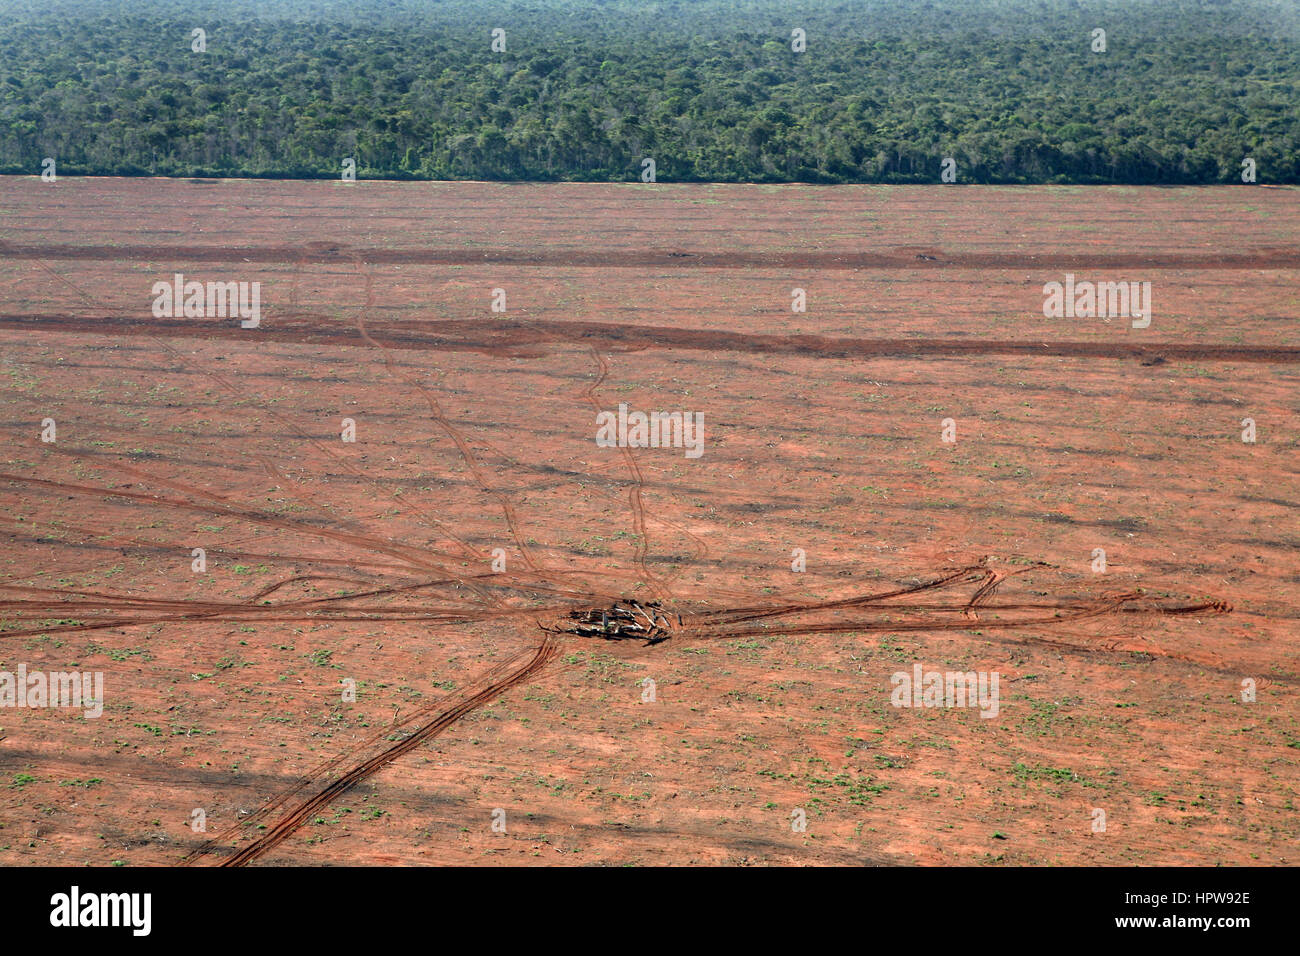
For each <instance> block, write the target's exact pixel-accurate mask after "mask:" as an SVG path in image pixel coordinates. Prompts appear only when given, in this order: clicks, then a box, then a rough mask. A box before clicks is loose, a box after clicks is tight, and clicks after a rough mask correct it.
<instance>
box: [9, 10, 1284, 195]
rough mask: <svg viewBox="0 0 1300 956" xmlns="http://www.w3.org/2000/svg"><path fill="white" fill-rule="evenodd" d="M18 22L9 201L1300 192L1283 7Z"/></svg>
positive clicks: (406, 13)
mask: <svg viewBox="0 0 1300 956" xmlns="http://www.w3.org/2000/svg"><path fill="white" fill-rule="evenodd" d="M4 13H5V16H4V17H3V18H0V171H3V172H8V173H29V174H30V173H33V172H39V170H40V164H41V161H42V159H43V158H45V157H53V158H55V159H56V161H57V163H58V170H59V172H60V173H65V174H66V173H87V174H126V175H132V174H152V175H171V176H196V175H198V176H202V175H219V176H278V177H316V176H325V177H337V176H338V175H339V174H340V170H341V164H342V162H343V160H344V159H346V158H352V159H354V160H355V163H356V167H357V174H358V176H360V177H362V178H366V177H371V178H425V179H492V180H540V181H547V180H585V181H617V180H634V179H636V178H637V177H638V175H639V174H640V172H641V168H642V160H643V159H644V158H646V157H651V158H653V159H654V160H655V166H656V173H657V178H658V180H659V181H661V182H663V181H678V182H682V181H715V182H773V183H775V182H809V183H846V182H937V181H938V180H939V174H940V164H941V162H942V160H943V159H944V158H945V157H951V158H952V159H954V160H955V163H956V172H957V179H958V181H959V182H986V183H1061V182H1072V183H1170V184H1174V183H1178V184H1189V183H1221V182H1239V181H1240V176H1241V172H1242V163H1243V160H1244V159H1245V158H1247V157H1250V158H1251V159H1253V160H1254V162H1255V164H1256V167H1257V169H1258V176H1259V179H1260V181H1262V182H1274V183H1295V182H1300V83H1298V82H1297V80H1298V78H1300V27H1298V25H1297V24H1298V23H1300V20H1298V18H1297V13H1296V5H1295V4H1293V3H1288V2H1273V0H1233V2H1230V0H1118V2H1111V0H1106V2H1082V0H1080V2H1073V0H1054V2H1048V0H962V2H953V3H944V2H939V0H933V2H928V0H868V2H834V0H810V2H808V3H804V4H800V3H796V2H791V0H748V2H746V0H739V2H734V0H733V2H723V0H701V2H694V3H688V2H658V3H636V2H633V0H586V2H577V0H574V2H569V3H563V2H559V0H507V2H490V0H444V2H438V3H417V2H413V0H412V2H403V0H396V2H394V0H388V2H385V0H355V2H348V3H341V2H340V3H326V2H316V0H297V2H293V0H290V2H282V3H278V4H272V5H270V8H269V12H268V4H267V3H265V2H247V0H230V2H210V3H205V2H198V3H186V4H181V3H179V2H176V0H136V2H131V3H125V4H122V5H120V6H114V7H105V6H104V5H103V4H101V3H96V2H92V0H51V2H49V3H43V4H39V5H34V6H33V7H31V8H30V9H28V10H26V11H24V10H22V9H5V10H4ZM196 28H197V29H201V30H203V31H204V35H205V40H206V49H205V50H204V51H203V52H196V51H195V50H194V49H193V48H192V46H193V44H194V43H195V40H194V34H193V31H194V30H195V29H196ZM493 30H503V31H504V46H505V49H504V51H502V50H500V49H497V50H494V49H493V35H492V31H493ZM796 30H801V31H803V32H804V34H805V35H806V49H804V50H803V51H802V52H796V51H795V49H794V47H795V46H797V43H796V42H795V37H794V31H796ZM1096 30H1104V31H1105V37H1104V42H1105V50H1104V52H1102V51H1098V50H1096V49H1095V47H1096V46H1097V35H1096V34H1095V32H1094V31H1096ZM498 46H499V44H498Z"/></svg>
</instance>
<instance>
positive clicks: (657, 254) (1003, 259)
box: [0, 242, 1300, 271]
mask: <svg viewBox="0 0 1300 956" xmlns="http://www.w3.org/2000/svg"><path fill="white" fill-rule="evenodd" d="M0 256H4V257H6V258H10V259H63V260H72V261H87V260H91V261H107V262H139V261H144V262H252V263H265V264H286V263H287V264H294V265H301V264H306V263H328V262H347V261H348V260H350V259H351V260H360V261H362V262H365V263H367V264H370V265H390V264H391V265H435V266H474V265H498V266H540V267H551V268H601V269H644V268H647V267H651V268H661V269H672V270H683V269H790V270H796V271H811V270H828V271H829V270H838V271H845V270H857V269H891V270H896V269H1043V270H1051V271H1062V270H1066V271H1068V270H1080V271H1082V270H1087V269H1148V270H1149V269H1183V270H1191V269H1208V270H1215V271H1217V270H1221V269H1234V270H1235V269H1295V268H1300V249H1296V248H1294V247H1291V246H1277V247H1263V248H1260V249H1258V250H1256V251H1254V252H1241V253H1228V252H1205V253H1042V254H1033V253H1023V252H952V251H949V252H945V251H944V250H942V249H930V250H927V253H926V254H918V253H917V252H915V251H914V250H911V249H899V248H892V249H880V250H876V251H862V250H843V251H820V252H814V251H804V252H710V251H683V250H672V249H646V250H625V251H606V252H600V251H597V250H593V249H553V250H552V249H535V248H534V249H529V250H520V249H501V248H496V249H493V248H478V249H464V248H460V249H435V248H419V247H415V248H409V249H389V248H382V247H373V246H371V247H366V246H348V245H344V244H341V243H328V242H321V243H310V244H308V245H307V246H306V247H304V246H271V245H259V246H196V245H179V244H176V245H146V244H141V243H127V244H124V245H115V246H106V245H71V244H51V245H24V244H21V243H16V242H0Z"/></svg>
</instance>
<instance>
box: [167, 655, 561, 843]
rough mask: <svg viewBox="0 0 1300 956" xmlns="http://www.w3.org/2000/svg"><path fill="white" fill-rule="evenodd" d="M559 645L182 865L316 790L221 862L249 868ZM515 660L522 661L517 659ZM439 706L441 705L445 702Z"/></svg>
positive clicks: (308, 782)
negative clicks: (311, 818)
mask: <svg viewBox="0 0 1300 956" xmlns="http://www.w3.org/2000/svg"><path fill="white" fill-rule="evenodd" d="M559 649H560V640H559V637H558V635H555V634H550V633H548V634H546V635H544V637H543V639H542V641H541V644H540V645H539V646H538V647H537V649H536V650H535V651H534V652H533V654H532V656H531V657H529V658H528V659H527V660H526V661H525V662H524V663H523V664H522V666H519V667H517V668H516V669H514V670H511V671H509V672H508V673H506V674H504V675H502V676H495V677H494V679H490V680H489V682H488V683H487V686H485V687H483V688H482V689H481V690H479V691H478V692H477V693H474V694H472V695H470V696H468V697H465V698H464V699H463V700H461V701H460V702H459V703H457V704H455V705H453V706H451V707H447V708H446V709H444V710H441V711H439V712H438V713H437V714H436V715H435V716H433V717H432V719H428V720H425V721H424V722H423V723H420V724H419V725H418V726H417V727H416V728H415V730H413V731H412V732H411V733H410V734H409V735H408V736H407V737H405V738H404V739H402V740H400V741H398V742H397V743H395V744H393V745H392V746H390V747H387V748H385V749H383V750H381V751H380V752H379V753H376V754H374V755H372V756H370V757H367V758H365V759H363V760H361V761H359V762H356V763H354V764H353V766H351V767H350V768H349V769H347V770H346V771H344V772H343V773H342V774H341V775H340V776H339V777H338V778H337V779H335V780H332V781H330V782H328V783H325V784H324V785H323V786H320V782H321V778H322V777H323V776H324V775H325V774H328V773H329V772H330V771H332V770H334V769H336V768H337V767H338V766H340V765H341V764H342V763H344V762H345V761H346V760H347V759H348V758H354V757H355V754H356V753H357V751H353V752H352V753H351V754H349V755H347V757H339V758H335V759H334V760H332V761H330V762H328V763H327V764H325V765H323V766H322V767H321V768H318V769H317V771H316V772H315V773H314V774H313V775H312V776H310V777H308V778H305V779H304V781H303V782H301V783H300V784H299V785H298V786H297V787H295V788H294V789H293V790H291V791H289V792H288V793H286V794H284V795H282V796H281V797H279V798H277V799H276V800H274V801H272V802H271V803H270V804H268V805H266V806H265V807H263V808H262V809H261V810H260V811H258V812H257V813H256V814H254V815H253V816H252V817H250V818H248V819H246V820H244V821H241V822H240V823H239V824H237V825H236V826H235V827H232V828H230V829H229V830H227V831H225V832H224V833H222V834H220V835H219V836H218V837H216V838H215V839H214V840H213V841H210V842H209V843H208V844H205V845H204V846H202V847H200V848H199V849H197V850H195V851H194V852H193V853H191V854H190V855H189V856H187V857H186V858H185V860H184V861H183V863H185V864H189V863H194V862H197V861H198V860H199V859H201V858H202V857H204V856H206V855H207V854H209V853H211V852H213V851H214V850H215V849H216V848H217V847H218V846H219V845H220V844H221V843H223V842H227V841H229V840H230V839H231V838H232V837H235V836H237V835H238V834H239V833H241V832H244V830H245V829H246V828H247V827H248V825H249V824H250V823H256V822H258V821H260V820H262V819H265V818H266V817H267V816H269V814H270V813H271V812H273V811H274V810H275V809H278V808H279V807H281V806H284V805H285V804H287V803H288V802H289V801H290V800H291V799H293V797H294V796H295V795H296V794H297V793H300V792H302V791H303V790H305V789H309V788H311V789H312V791H313V792H312V794H311V796H309V797H307V798H306V799H304V800H300V801H299V802H297V803H295V804H293V805H292V806H291V807H290V809H289V810H287V811H286V812H285V813H284V814H283V815H282V816H281V817H280V819H279V820H278V821H277V822H276V823H275V824H273V825H272V826H271V827H269V828H268V829H267V830H266V832H265V833H263V834H262V835H261V836H260V837H258V838H257V840H255V841H254V842H252V843H250V844H248V845H247V846H244V847H242V848H240V849H238V850H236V851H235V852H234V853H233V854H232V855H230V856H229V857H227V858H226V859H225V860H223V861H222V862H221V865H222V866H246V865H247V864H249V863H251V862H253V861H254V860H256V859H257V858H258V857H260V856H263V855H264V854H266V853H267V852H269V851H270V850H272V849H274V848H275V847H276V846H278V845H279V844H280V843H282V842H284V841H285V840H286V839H288V838H289V837H290V836H292V835H293V833H294V832H295V831H296V830H298V828H299V827H301V826H302V825H303V824H304V823H306V822H307V820H308V819H309V818H310V817H311V816H312V815H313V814H314V813H316V812H317V811H318V810H320V809H322V808H323V807H325V806H328V805H329V804H330V803H332V802H333V801H334V800H335V799H337V798H338V797H340V796H342V795H343V794H344V793H346V792H348V791H349V790H351V789H352V788H353V787H355V786H356V785H357V784H358V783H361V782H362V781H363V780H365V779H366V778H368V777H370V776H373V775H374V774H375V773H377V772H379V771H380V770H382V769H383V768H384V767H386V766H388V765H389V764H390V763H392V762H393V761H394V760H396V759H397V758H398V757H400V756H402V755H403V754H405V753H408V752H409V751H411V750H413V749H415V748H416V747H418V746H419V745H420V744H422V743H424V742H425V741H428V740H432V739H434V738H435V737H437V736H439V735H440V734H442V733H443V732H445V731H446V730H447V729H448V728H449V727H451V726H453V725H454V724H455V723H456V722H457V721H459V720H461V719H463V718H464V717H466V716H467V715H469V714H470V713H472V712H473V711H475V710H477V709H478V708H480V707H483V706H485V705H486V704H489V703H491V702H492V701H493V700H495V699H496V698H498V697H500V696H501V695H502V694H504V693H505V692H506V691H508V690H510V689H511V688H512V687H515V686H517V685H518V684H520V683H522V682H524V681H526V680H528V678H530V677H532V676H533V675H534V674H536V673H538V672H539V671H541V670H542V669H543V668H544V667H546V666H547V665H548V664H550V663H551V662H552V661H553V660H554V659H555V656H556V654H557V653H558V652H559ZM515 660H516V661H517V660H518V658H516V659H515ZM509 663H514V662H509ZM508 666H509V664H507V665H503V666H502V667H498V668H494V670H493V672H492V674H493V675H496V674H498V673H499V672H500V671H501V670H502V669H504V668H505V667H508ZM438 706H441V702H440V703H439V705H438ZM429 709H430V708H424V709H422V710H420V711H418V712H417V714H415V715H412V717H410V718H408V719H407V720H405V721H403V722H402V724H401V725H399V726H402V725H406V724H409V723H411V722H412V721H414V720H416V719H417V718H422V717H425V716H427V714H428V711H429ZM392 732H393V731H392V728H386V729H385V730H384V732H383V733H381V734H377V735H375V736H374V737H372V738H371V739H370V741H368V742H367V743H368V744H370V745H372V746H373V745H374V744H375V743H377V742H378V741H381V740H384V739H385V738H386V737H388V736H390V735H391V734H392ZM316 787H319V789H316Z"/></svg>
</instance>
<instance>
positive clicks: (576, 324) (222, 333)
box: [0, 313, 1300, 365]
mask: <svg viewBox="0 0 1300 956" xmlns="http://www.w3.org/2000/svg"><path fill="white" fill-rule="evenodd" d="M366 327H367V330H368V331H369V332H370V333H372V334H378V335H383V336H384V348H388V349H397V350H408V351H443V352H481V353H484V354H487V355H511V354H515V353H517V352H518V351H519V350H520V349H521V348H528V347H532V348H538V347H543V346H552V347H553V346H556V345H564V346H572V347H579V348H584V349H592V348H595V349H599V350H602V351H606V352H609V351H618V350H627V351H632V350H639V349H669V348H671V349H685V350H690V351H702V352H739V353H744V354H759V355H798V356H803V357H809V358H831V359H856V358H864V359H865V358H926V357H943V358H950V357H961V356H982V355H1020V356H1026V357H1030V358H1082V359H1122V360H1126V361H1134V362H1144V361H1151V360H1154V359H1162V360H1164V361H1216V362H1245V363H1258V364H1267V365H1296V364H1300V346H1282V345H1220V344H1213V343H1208V344H1207V343H1203V342H1154V341H1153V342H1146V343H1139V342H1137V341H1136V340H1135V341H1113V340H1112V341H1079V340H1056V341H1042V340H1035V339H974V340H967V339H959V338H955V337H948V336H939V337H930V338H859V337H848V336H825V335H812V334H791V335H780V334H771V333H759V332H740V331H728V330H715V329H685V328H680V327H674V326H660V325H636V324H623V323H617V322H585V321H568V320H565V321H558V322H550V323H545V324H543V323H541V322H539V321H538V320H533V321H531V322H524V321H519V320H514V319H494V320H493V321H492V323H491V324H488V323H485V322H482V321H479V320H476V319H443V320H429V319H403V320H401V321H390V322H386V323H383V322H374V321H369V322H368V323H367V325H366ZM0 329H8V330H13V331H21V332H25V333H41V332H45V333H59V332H63V333H75V334H78V335H86V334H90V335H109V336H146V337H149V338H152V339H159V338H181V339H207V340H213V341H219V340H232V339H241V340H243V341H245V342H247V341H248V336H249V335H250V333H249V332H248V331H246V330H243V329H240V328H239V327H238V325H237V324H235V325H223V324H219V323H218V322H216V321H209V320H198V319H153V318H147V317H143V316H142V317H139V318H119V317H114V316H97V317H77V316H68V315H64V314H60V313H4V314H0ZM252 334H255V335H256V336H257V337H258V339H259V341H264V342H283V343H291V344H299V345H318V346H325V345H329V346H339V345H343V346H352V347H355V346H356V344H357V341H356V329H355V327H354V326H350V325H347V324H345V323H342V322H338V321H336V320H331V319H326V318H324V317H316V316H312V317H307V318H304V317H301V316H285V315H277V316H274V317H266V318H263V319H262V324H261V325H260V326H259V327H258V329H257V331H256V332H255V333H252Z"/></svg>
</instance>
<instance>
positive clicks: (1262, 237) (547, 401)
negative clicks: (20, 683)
mask: <svg viewBox="0 0 1300 956" xmlns="http://www.w3.org/2000/svg"><path fill="white" fill-rule="evenodd" d="M1298 236H1300V190H1297V189H1275V188H1267V187H1237V188H1211V189H1154V188H1153V189H1141V188H1074V187H1027V188H992V187H990V188H984V187H960V186H949V187H915V188H914V187H848V186H842V187H800V186H781V187H763V186H704V185H691V186H678V185H666V184H659V185H641V184H636V185H625V186H620V185H502V184H486V183H456V184H453V183H367V182H362V183H354V184H345V183H330V182H311V183H300V182H279V181H223V182H203V181H193V182H187V181H161V180H148V179H139V180H126V179H81V180H78V179H66V178H65V179H60V180H59V181H58V182H56V183H42V182H40V181H39V180H37V179H35V178H16V177H7V178H3V179H0V355H2V360H0V371H2V372H3V375H4V376H5V379H6V381H5V384H4V387H3V391H0V398H2V403H3V415H2V416H0V423H2V424H3V429H4V432H3V434H4V439H5V450H4V454H3V462H2V463H0V671H3V672H10V673H15V674H16V673H17V672H18V669H19V668H20V667H22V668H24V669H25V671H26V672H27V673H29V674H31V673H35V672H39V673H43V674H48V673H52V672H71V671H74V670H75V671H78V672H82V673H102V675H103V712H102V715H100V716H86V713H85V708H71V707H24V708H19V707H16V706H14V707H9V706H0V864H8V865H14V864H18V865H32V864H77V865H79V864H83V863H84V864H92V865H110V864H116V863H123V864H126V865H132V866H139V865H169V864H177V863H181V862H187V863H191V864H193V865H214V864H221V863H225V864H242V863H259V864H338V863H362V864H394V863H401V864H427V863H437V864H489V865H491V864H557V863H560V864H568V865H580V864H612V865H622V864H663V863H673V864H800V865H802V864H862V863H866V864H981V863H983V864H1004V865H1024V864H1033V865H1050V864H1066V863H1069V864H1079V863H1082V864H1181V863H1190V864H1206V865H1212V864H1249V863H1265V864H1283V865H1285V864H1294V863H1296V862H1297V860H1298V858H1300V849H1298V848H1297V847H1298V846H1300V844H1298V843H1297V841H1298V840H1300V814H1298V813H1297V806H1296V803H1297V798H1298V796H1300V706H1298V705H1300V695H1298V693H1297V691H1298V689H1300V687H1298V683H1297V682H1298V681H1300V637H1298V636H1297V624H1298V623H1300V526H1298V525H1297V518H1296V515H1297V512H1296V509H1297V506H1298V505H1300V468H1298V467H1297V462H1298V461H1300V459H1298V457H1297V451H1298V450H1300V418H1298V416H1300V392H1298V391H1297V386H1300V348H1298V347H1297V335H1296V330H1297V328H1298V326H1297V319H1298V318H1300V284H1298V281H1297V280H1300V243H1298V242H1297V237H1298ZM176 273H182V274H183V275H184V277H185V279H186V280H197V281H200V282H228V281H235V282H250V283H251V282H257V283H260V297H261V298H260V302H261V321H260V325H259V326H258V327H256V328H242V327H241V324H240V321H239V319H238V318H231V317H208V316H191V317H184V316H180V317H170V316H166V315H162V316H159V315H156V314H155V310H154V309H153V306H154V303H155V295H154V293H153V291H152V288H153V286H154V284H155V283H157V282H171V281H172V279H173V276H174V275H175V274H176ZM1067 274H1069V275H1072V276H1074V278H1075V280H1079V281H1083V280H1091V281H1102V282H1112V281H1113V282H1120V281H1123V282H1130V281H1131V282H1150V283H1151V300H1150V302H1151V310H1150V316H1149V318H1150V324H1149V326H1147V327H1140V326H1141V323H1140V322H1137V321H1136V320H1133V321H1131V320H1130V318H1129V317H1128V316H1110V317H1098V316H1092V317H1075V318H1047V317H1045V316H1044V311H1043V304H1044V298H1045V295H1044V285H1045V284H1046V283H1049V282H1054V281H1056V282H1064V281H1065V278H1066V275H1067ZM1072 281H1073V280H1072ZM795 289H802V290H804V293H805V295H806V303H807V308H806V311H803V312H796V311H792V302H793V301H794V292H793V290H795ZM494 290H500V291H494ZM494 301H495V302H497V303H498V305H500V304H502V302H503V304H504V311H493V304H494ZM1135 326H1136V327H1135ZM620 405H625V406H627V408H628V409H629V410H631V411H641V412H646V413H649V412H653V411H667V412H682V413H685V414H687V415H691V414H698V415H699V416H700V421H701V422H702V444H701V445H700V447H699V451H700V454H699V455H698V457H696V456H694V455H692V454H690V453H689V452H690V449H689V448H686V447H647V448H642V447H603V446H601V445H599V444H598V443H597V441H596V436H597V415H598V413H600V412H605V411H609V412H615V413H617V411H618V409H619V406H620ZM1247 420H1249V421H1247ZM349 423H350V424H349ZM350 429H354V430H355V441H347V440H344V436H345V434H347V435H348V437H351V432H350ZM1251 429H1253V431H1254V434H1253V436H1251V437H1253V438H1254V441H1249V440H1243V437H1244V435H1245V434H1246V433H1248V432H1249V431H1250V430H1251ZM51 438H52V439H53V440H46V439H51ZM945 438H955V440H951V441H950V440H945ZM195 549H203V555H202V558H201V559H200V558H199V557H197V556H196V554H195ZM1103 551H1104V562H1105V563H1104V568H1103V566H1102V564H1101V557H1100V554H1101V552H1103ZM618 609H622V610H618ZM623 613H627V614H629V615H630V619H631V620H637V621H640V619H642V618H644V620H645V622H646V623H644V624H641V623H638V624H637V627H638V628H640V631H637V630H636V629H635V628H632V627H630V626H629V627H628V628H627V629H625V631H624V632H623V633H625V634H627V635H628V637H627V639H622V640H616V639H606V638H604V637H602V636H601V634H593V633H590V632H591V631H592V630H599V631H600V632H601V633H604V632H606V631H608V630H609V621H610V620H611V615H613V617H614V618H617V619H619V620H622V618H619V617H618V616H619V615H620V614H623ZM574 614H578V615H580V616H581V615H585V617H583V618H575V617H574V616H573V615H574ZM602 615H604V619H603V620H602ZM581 620H586V621H589V622H590V621H595V622H597V623H595V624H592V625H591V626H589V627H584V626H579V625H580V622H581ZM584 630H585V631H587V633H576V632H579V631H584ZM637 633H640V634H641V635H643V636H650V637H653V638H655V640H654V641H653V642H648V641H645V640H639V639H635V635H636V634H637ZM660 638H662V639H660ZM918 665H919V666H920V668H921V672H922V673H923V674H925V673H929V672H935V671H937V672H941V673H945V674H946V673H960V674H965V673H969V672H974V673H975V674H977V675H980V676H981V678H982V677H984V676H988V677H989V679H990V680H992V678H993V676H996V678H997V680H998V683H997V688H998V691H997V694H996V697H995V700H994V701H993V704H994V706H992V707H980V706H970V704H971V703H972V702H971V701H965V702H964V703H963V702H961V701H956V702H954V701H951V700H948V701H940V702H939V703H941V704H950V703H955V705H954V706H929V704H931V703H933V701H930V700H928V699H927V700H925V701H922V700H921V698H920V697H919V696H918V697H917V698H911V697H909V698H908V699H907V701H906V702H907V703H911V704H921V703H924V704H926V706H896V704H897V703H898V702H899V697H898V694H897V693H896V691H895V685H896V684H897V683H898V679H897V678H896V677H895V675H898V674H905V675H907V676H909V677H910V676H912V675H913V674H914V673H915V670H914V668H916V667H917V666H918ZM353 690H354V691H355V699H353V698H352V693H351V692H352V691H353ZM2 692H3V687H0V704H3V703H4V700H3V694H2ZM917 694H918V695H919V694H920V691H919V690H918V691H917ZM985 703H988V701H985Z"/></svg>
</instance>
